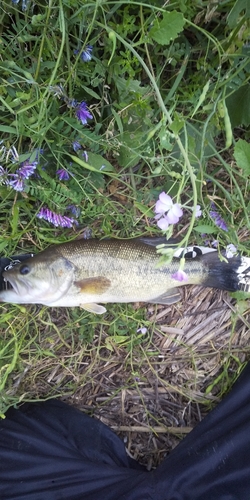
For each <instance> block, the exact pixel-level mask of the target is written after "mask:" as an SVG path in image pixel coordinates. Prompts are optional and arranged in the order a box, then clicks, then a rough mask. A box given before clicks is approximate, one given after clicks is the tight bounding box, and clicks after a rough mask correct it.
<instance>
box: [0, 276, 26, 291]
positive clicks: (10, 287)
mask: <svg viewBox="0 0 250 500" xmlns="http://www.w3.org/2000/svg"><path fill="white" fill-rule="evenodd" d="M2 289H3V290H5V291H14V292H15V293H16V294H17V295H21V292H20V290H19V287H18V284H17V282H16V281H15V280H11V279H10V278H4V279H3V284H2Z"/></svg>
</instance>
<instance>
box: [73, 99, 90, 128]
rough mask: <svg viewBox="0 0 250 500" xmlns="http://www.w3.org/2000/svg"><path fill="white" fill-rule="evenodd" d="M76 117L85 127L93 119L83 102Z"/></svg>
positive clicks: (78, 107) (77, 109) (77, 110)
mask: <svg viewBox="0 0 250 500" xmlns="http://www.w3.org/2000/svg"><path fill="white" fill-rule="evenodd" d="M76 117H77V118H78V120H80V122H82V124H83V125H86V124H87V121H88V120H91V118H93V115H92V114H91V113H90V112H89V110H88V108H87V104H86V102H84V101H82V102H81V103H80V104H79V105H78V106H77V108H76Z"/></svg>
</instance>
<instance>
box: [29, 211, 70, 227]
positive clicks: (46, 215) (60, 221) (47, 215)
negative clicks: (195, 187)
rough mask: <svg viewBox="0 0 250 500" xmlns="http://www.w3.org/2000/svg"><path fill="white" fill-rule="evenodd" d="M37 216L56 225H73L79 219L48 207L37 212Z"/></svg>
mask: <svg viewBox="0 0 250 500" xmlns="http://www.w3.org/2000/svg"><path fill="white" fill-rule="evenodd" d="M37 217H38V218H39V219H44V220H47V221H48V222H50V223H51V224H53V226H55V227H73V225H74V224H77V221H76V220H75V219H73V218H72V217H67V216H65V215H60V214H57V213H55V212H52V210H50V209H49V208H47V207H43V208H41V210H40V212H38V214H37Z"/></svg>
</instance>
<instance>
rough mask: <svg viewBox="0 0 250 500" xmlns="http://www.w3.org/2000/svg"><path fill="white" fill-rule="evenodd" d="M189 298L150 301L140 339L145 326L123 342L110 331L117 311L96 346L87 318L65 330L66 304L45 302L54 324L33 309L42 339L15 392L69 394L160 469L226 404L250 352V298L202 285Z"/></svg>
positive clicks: (28, 356)
mask: <svg viewBox="0 0 250 500" xmlns="http://www.w3.org/2000/svg"><path fill="white" fill-rule="evenodd" d="M182 294H183V300H182V302H180V303H178V304H176V305H175V306H172V307H165V306H153V305H150V306H148V308H147V320H148V325H149V326H148V333H147V334H146V336H144V337H143V336H142V337H141V338H140V341H136V340H138V333H136V332H135V334H134V336H133V335H132V338H131V336H128V337H127V340H126V339H125V340H124V342H123V343H119V342H117V341H116V337H115V336H112V335H110V334H109V325H110V321H111V320H112V317H110V318H108V321H107V320H106V322H102V323H101V324H99V325H98V323H97V322H96V323H95V325H94V328H95V332H96V333H95V335H94V340H93V342H91V343H89V342H86V340H85V341H84V342H83V339H82V336H81V335H80V334H79V331H78V328H77V323H76V324H75V325H74V326H73V331H74V333H73V334H72V335H71V336H68V337H67V336H65V335H64V332H63V329H62V328H61V327H62V325H63V324H64V323H65V322H66V320H67V312H66V310H54V311H53V310H51V309H44V308H43V312H44V314H47V315H50V314H51V317H52V318H53V325H54V327H53V328H52V323H51V318H50V319H49V316H48V321H46V319H45V316H44V315H43V316H42V315H41V309H39V308H34V307H33V308H31V315H32V314H33V315H34V319H35V320H36V321H37V318H38V317H39V318H40V320H39V321H40V326H39V335H37V336H36V337H35V340H34V338H33V337H32V338H31V339H30V341H27V346H26V350H25V349H24V351H23V352H22V355H21V358H22V363H23V367H22V370H21V375H20V370H19V374H18V375H16V376H14V377H12V380H11V384H10V385H9V389H8V390H7V395H8V397H9V398H12V397H13V398H15V397H17V395H19V399H23V400H36V399H42V398H46V399H47V398H48V397H60V398H61V399H62V400H64V401H66V402H67V403H69V404H72V405H74V406H76V407H78V408H80V409H82V410H83V411H87V412H88V413H90V414H91V415H93V416H94V417H95V418H99V419H100V420H102V422H104V423H105V424H107V425H108V426H109V427H111V428H112V429H113V430H114V431H115V432H116V433H118V434H119V435H120V436H121V437H122V438H123V439H124V441H125V443H126V446H127V449H128V452H129V453H130V454H131V455H132V456H133V457H135V458H137V459H138V460H140V462H142V463H144V464H146V465H147V467H148V468H151V467H152V466H156V465H157V464H158V463H159V462H160V461H161V460H162V459H163V457H164V456H165V454H166V453H168V452H169V451H170V450H171V449H172V448H173V447H175V446H176V444H177V443H178V442H179V440H180V439H182V438H183V436H185V434H187V433H188V432H189V431H190V430H191V429H192V428H193V427H194V426H195V425H196V424H197V423H198V422H199V421H200V420H201V419H202V418H203V417H204V416H205V415H206V414H207V413H208V412H209V411H210V409H211V408H212V407H213V406H214V405H216V404H217V403H218V401H220V399H221V397H222V395H224V394H225V393H226V392H227V391H228V390H229V388H230V387H231V385H232V383H233V381H234V379H235V378H236V376H237V375H238V374H239V372H240V370H241V369H242V366H243V365H244V362H245V361H246V360H247V359H249V355H250V346H249V336H250V328H249V312H250V302H249V301H245V302H239V303H238V305H236V304H235V300H234V299H232V298H231V297H230V296H229V294H227V293H226V292H221V291H219V290H212V289H204V288H201V287H197V286H194V287H183V288H182ZM134 307H135V308H138V307H139V305H135V306H134ZM36 314H38V316H37V317H36ZM96 321H98V320H96ZM60 332H61V333H60ZM39 352H40V354H38V353H39Z"/></svg>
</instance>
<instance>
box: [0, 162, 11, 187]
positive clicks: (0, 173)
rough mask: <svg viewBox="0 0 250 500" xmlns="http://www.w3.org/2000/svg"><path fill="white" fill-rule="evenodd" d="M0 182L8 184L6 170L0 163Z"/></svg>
mask: <svg viewBox="0 0 250 500" xmlns="http://www.w3.org/2000/svg"><path fill="white" fill-rule="evenodd" d="M0 184H5V185H8V184H9V180H8V172H7V170H5V168H3V167H2V166H1V165H0Z"/></svg>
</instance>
